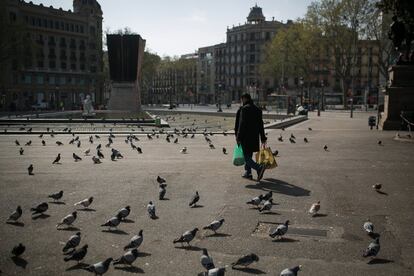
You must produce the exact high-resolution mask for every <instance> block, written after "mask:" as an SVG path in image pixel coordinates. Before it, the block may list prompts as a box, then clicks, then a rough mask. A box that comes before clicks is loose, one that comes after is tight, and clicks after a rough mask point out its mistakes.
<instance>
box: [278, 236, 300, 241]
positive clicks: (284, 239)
mask: <svg viewBox="0 0 414 276" xmlns="http://www.w3.org/2000/svg"><path fill="white" fill-rule="evenodd" d="M298 241H299V240H295V239H291V238H283V237H282V238H281V239H275V240H272V242H298Z"/></svg>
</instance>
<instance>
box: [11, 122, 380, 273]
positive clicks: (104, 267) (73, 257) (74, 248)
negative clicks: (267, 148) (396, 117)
mask: <svg viewBox="0 0 414 276" xmlns="http://www.w3.org/2000/svg"><path fill="white" fill-rule="evenodd" d="M142 130H143V129H142ZM283 130H284V129H283ZM309 130H312V129H311V128H309ZM47 131H48V133H47V134H48V135H50V136H52V137H54V136H55V134H54V132H53V130H52V131H51V132H50V131H49V129H48V130H47ZM65 131H66V132H67V133H68V134H71V135H72V138H71V140H70V141H69V143H68V144H72V145H75V146H76V147H78V148H80V147H81V141H80V137H79V136H75V133H73V132H72V131H71V129H69V128H66V129H65ZM195 134H196V128H193V129H190V128H184V129H182V130H181V131H180V130H178V129H174V131H173V132H170V133H167V132H166V131H164V130H159V131H158V130H157V131H156V130H152V132H151V133H149V134H147V139H148V140H152V139H154V137H155V138H156V139H158V138H160V137H161V136H162V135H165V137H166V138H165V140H166V141H167V142H168V143H171V141H172V140H173V143H178V139H179V137H182V138H188V137H190V138H194V137H195ZM202 134H203V136H204V139H205V140H206V142H207V143H208V145H209V148H210V149H215V147H214V144H213V143H212V140H211V138H210V137H211V136H213V133H208V132H207V130H206V129H205V130H204V132H203V133H202ZM223 135H227V133H226V132H225V131H224V132H223ZM43 136H44V134H41V135H39V138H40V139H42V140H41V143H42V145H43V146H45V145H46V142H45V140H43ZM209 136H210V137H209ZM115 138H116V137H115V135H114V134H113V133H112V131H111V133H110V134H109V136H108V138H107V139H108V143H107V144H106V145H105V147H107V148H111V160H112V161H117V160H118V159H122V158H123V155H122V154H121V152H120V151H119V150H117V149H115V148H113V147H112V144H113V143H114V139H115ZM141 138H142V137H141ZM100 139H101V137H100V136H99V135H94V136H89V139H88V140H89V143H90V144H91V145H92V144H94V142H95V141H96V140H100ZM139 140H140V139H139V138H138V137H137V136H136V135H133V134H130V135H128V136H127V137H126V139H125V143H126V144H129V145H130V146H131V148H132V150H134V151H137V152H138V154H142V148H140V147H139V146H137V145H135V144H134V142H135V141H139ZM278 140H279V141H280V142H283V137H282V135H280V137H279V138H278ZM289 141H290V142H291V143H296V137H295V136H294V135H293V134H291V136H290V138H289ZM304 142H305V143H309V140H308V139H307V138H306V137H305V138H304ZM15 144H16V146H20V142H19V141H18V140H16V141H15ZM31 144H32V141H31V140H30V141H28V142H26V143H25V146H30V145H31ZM56 145H57V146H58V147H60V146H63V145H64V143H63V142H61V141H56ZM95 150H96V155H93V156H92V158H91V159H92V162H93V164H100V163H102V162H103V161H102V160H104V159H105V156H104V154H103V152H102V144H101V143H99V144H98V145H97V146H96V149H95ZM324 150H325V151H328V147H327V145H325V146H324ZM180 152H181V153H183V154H186V153H188V150H187V148H186V147H184V148H182V149H181V151H180ZM222 152H223V154H227V150H226V148H222ZM19 154H20V155H24V149H23V147H20V149H19ZM273 154H274V155H278V152H277V151H275V152H273ZM84 155H85V156H84V157H80V156H78V155H77V154H75V153H73V155H72V158H73V160H74V162H79V161H82V160H83V158H85V157H88V156H90V155H91V149H90V148H88V149H87V150H85V151H84ZM61 160H62V156H61V154H60V153H58V155H57V156H56V158H55V159H54V160H53V162H52V164H59V163H60V162H61ZM27 170H28V174H29V175H34V166H33V164H30V166H29V167H28V168H27ZM156 182H157V183H158V185H159V195H158V197H159V200H164V199H165V195H166V192H167V190H166V188H167V181H166V179H164V178H162V177H161V176H158V177H157V178H156ZM373 188H374V189H375V190H376V191H377V192H380V189H381V184H375V185H374V186H373ZM63 194H64V192H63V191H59V192H56V193H52V194H50V195H49V196H48V197H49V198H51V199H53V200H54V201H60V200H61V199H62V198H63ZM272 196H273V193H272V191H269V192H267V193H265V194H261V195H259V196H257V197H254V198H252V199H250V200H249V201H247V204H248V205H253V206H254V207H255V208H257V209H258V211H259V212H269V211H271V209H272V206H273V198H272ZM93 201H94V197H93V196H90V197H88V198H85V199H84V200H81V201H79V202H77V203H75V204H74V206H75V207H76V208H77V209H78V208H81V209H88V208H89V207H90V206H91V204H92V203H93ZM199 201H200V194H199V193H198V191H195V193H194V195H193V197H192V198H191V200H190V202H189V207H197V204H198V202H199ZM48 208H49V205H48V203H47V202H42V203H40V204H37V205H36V206H34V207H33V208H31V209H30V211H31V212H32V218H35V217H36V216H42V215H44V213H45V212H46V211H47V210H48ZM320 208H321V204H320V201H318V202H316V203H314V204H312V206H311V207H310V209H309V211H308V212H309V214H310V215H312V216H316V215H317V213H318V212H319V210H320ZM130 213H131V208H130V206H126V207H124V208H122V209H120V210H119V211H118V212H117V213H116V214H115V215H114V216H113V217H111V218H110V219H108V220H107V221H106V222H104V223H103V224H101V227H108V230H107V231H111V230H112V229H114V228H115V229H116V228H117V226H118V225H120V223H121V222H123V221H124V220H125V219H126V218H127V217H128V216H129V215H130ZM147 213H148V216H149V218H151V219H157V218H158V217H157V215H156V206H155V204H154V203H153V202H152V201H150V202H149V203H148V205H147ZM22 214H23V210H22V208H21V206H17V208H16V210H15V211H14V212H13V213H12V214H11V215H10V217H9V218H8V219H7V223H9V224H17V223H19V219H20V218H21V216H22ZM77 216H78V212H77V211H73V212H72V213H70V214H68V215H67V216H65V217H63V218H62V219H61V220H60V222H59V223H58V224H57V225H56V228H57V229H62V228H67V227H72V225H73V223H74V222H75V221H76V219H77ZM224 222H225V220H224V219H223V218H221V219H218V220H214V221H213V222H211V223H210V224H209V225H206V226H204V227H203V228H202V229H203V230H210V231H213V232H214V234H216V233H217V231H218V230H219V229H220V228H221V227H222V225H223V224H224ZM363 229H364V230H365V231H366V232H367V233H368V235H369V236H370V237H372V238H373V241H372V242H371V243H370V244H369V246H368V248H367V249H366V250H365V252H364V253H363V256H364V257H375V256H376V255H377V254H378V253H379V250H380V244H379V234H377V233H375V232H374V225H373V224H372V222H370V221H369V220H367V222H365V223H364V224H363ZM288 230H289V220H286V222H285V223H283V224H280V225H278V226H277V227H276V228H274V229H272V230H271V231H270V233H269V236H270V237H271V238H277V239H282V238H283V236H284V235H286V234H287V233H288ZM198 231H199V229H198V228H197V227H195V228H193V229H191V230H188V231H186V232H184V233H183V234H182V235H181V236H179V237H178V238H176V239H175V240H173V243H174V244H176V243H179V244H181V245H183V244H186V245H187V246H190V243H191V241H192V240H193V239H194V238H195V237H196V234H197V232H198ZM81 237H82V234H81V232H77V233H76V234H75V235H72V236H70V237H69V239H68V240H67V242H66V244H65V245H64V247H63V248H62V251H63V253H64V258H63V260H64V261H65V262H69V261H75V262H77V263H78V264H79V263H80V262H81V261H82V260H83V259H84V258H85V256H86V255H87V252H88V244H84V245H82V246H81ZM143 240H144V237H143V230H140V231H139V233H138V234H137V235H134V236H133V237H132V238H131V240H130V241H129V243H128V244H126V245H125V246H124V251H125V252H124V254H123V255H122V256H120V257H119V258H117V259H113V258H107V259H105V260H103V261H101V262H97V263H95V264H92V265H86V266H84V267H82V269H85V270H87V271H90V272H93V273H95V274H96V275H103V274H105V273H106V272H107V271H108V269H109V267H110V264H111V263H112V264H113V265H114V266H119V265H128V266H132V265H133V263H134V261H135V260H136V259H137V258H138V257H139V251H138V248H139V247H140V245H141V244H142V243H143ZM24 252H25V246H24V245H23V244H22V243H19V244H18V245H16V246H15V247H14V248H13V249H12V251H11V253H12V256H13V258H19V257H20V256H21V255H22V254H24ZM258 261H259V257H258V256H257V255H256V254H254V253H251V254H248V255H245V256H243V257H241V258H239V259H238V260H236V261H235V262H233V263H232V264H231V267H232V268H237V267H239V266H242V267H247V266H249V265H251V264H252V263H254V262H258ZM200 262H201V265H202V266H203V268H205V269H206V271H205V272H204V275H208V276H216V275H217V276H220V275H224V274H225V271H226V268H225V267H216V266H215V265H214V262H213V258H212V257H211V256H210V255H209V254H208V251H207V249H206V248H204V249H203V252H202V255H201V257H200ZM300 269H301V266H300V265H298V266H295V267H291V268H286V269H284V270H283V271H282V272H281V273H280V275H282V276H296V275H298V272H299V270H300Z"/></svg>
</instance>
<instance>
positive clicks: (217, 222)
mask: <svg viewBox="0 0 414 276" xmlns="http://www.w3.org/2000/svg"><path fill="white" fill-rule="evenodd" d="M223 223H224V219H220V220H215V221H213V222H211V223H210V224H209V225H207V226H204V227H203V229H204V230H207V229H208V230H211V231H213V232H214V234H216V233H217V230H218V229H219V228H220V227H221V226H222V225H223Z"/></svg>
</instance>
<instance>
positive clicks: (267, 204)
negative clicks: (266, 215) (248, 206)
mask: <svg viewBox="0 0 414 276" xmlns="http://www.w3.org/2000/svg"><path fill="white" fill-rule="evenodd" d="M272 206H273V198H270V199H269V200H266V201H265V203H263V206H262V208H260V209H259V212H263V211H270V210H271V209H272Z"/></svg>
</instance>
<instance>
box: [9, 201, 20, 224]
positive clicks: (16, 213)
mask: <svg viewBox="0 0 414 276" xmlns="http://www.w3.org/2000/svg"><path fill="white" fill-rule="evenodd" d="M22 214H23V210H22V207H20V205H19V206H17V208H16V210H14V211H13V213H11V215H10V216H9V218H8V219H7V220H8V221H11V220H12V221H17V220H18V219H19V218H20V217H21V216H22Z"/></svg>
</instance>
